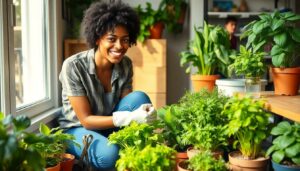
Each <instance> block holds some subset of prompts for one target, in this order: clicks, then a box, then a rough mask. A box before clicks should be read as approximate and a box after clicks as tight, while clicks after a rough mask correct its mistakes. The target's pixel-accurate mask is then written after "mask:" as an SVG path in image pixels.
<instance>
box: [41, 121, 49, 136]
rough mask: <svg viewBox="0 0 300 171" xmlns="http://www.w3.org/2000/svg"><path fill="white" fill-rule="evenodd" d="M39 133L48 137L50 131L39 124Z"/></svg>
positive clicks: (45, 126) (42, 124)
mask: <svg viewBox="0 0 300 171" xmlns="http://www.w3.org/2000/svg"><path fill="white" fill-rule="evenodd" d="M40 133H42V134H44V135H50V134H51V130H50V128H49V127H48V126H47V125H45V124H44V123H41V124H40Z"/></svg>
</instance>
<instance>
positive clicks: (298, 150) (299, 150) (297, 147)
mask: <svg viewBox="0 0 300 171" xmlns="http://www.w3.org/2000/svg"><path fill="white" fill-rule="evenodd" d="M285 154H286V155H287V156H288V157H289V158H292V157H295V156H297V155H299V154H300V143H297V144H294V145H292V146H290V147H288V148H286V149H285Z"/></svg>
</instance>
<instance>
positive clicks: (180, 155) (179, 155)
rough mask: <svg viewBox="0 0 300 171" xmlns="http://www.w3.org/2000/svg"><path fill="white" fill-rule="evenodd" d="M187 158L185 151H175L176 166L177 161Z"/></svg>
mask: <svg viewBox="0 0 300 171" xmlns="http://www.w3.org/2000/svg"><path fill="white" fill-rule="evenodd" d="M187 159H188V156H187V152H177V153H176V166H177V165H178V163H179V162H181V161H185V160H187ZM176 169H177V168H176Z"/></svg>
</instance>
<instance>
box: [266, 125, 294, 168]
mask: <svg viewBox="0 0 300 171" xmlns="http://www.w3.org/2000/svg"><path fill="white" fill-rule="evenodd" d="M271 134H272V135H273V136H274V139H273V142H272V143H273V145H272V146H271V147H270V148H269V149H268V151H267V153H266V155H268V156H270V157H271V158H272V165H273V168H274V170H275V171H282V170H284V171H297V170H298V171H299V170H300V124H299V123H296V122H295V123H294V124H290V123H289V122H287V121H282V122H280V123H279V124H278V125H277V126H276V127H274V128H273V129H272V131H271Z"/></svg>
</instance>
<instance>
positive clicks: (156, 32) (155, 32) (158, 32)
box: [149, 22, 165, 39]
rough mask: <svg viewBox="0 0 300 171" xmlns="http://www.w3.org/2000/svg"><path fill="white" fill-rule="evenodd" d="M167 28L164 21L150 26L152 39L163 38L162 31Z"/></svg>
mask: <svg viewBox="0 0 300 171" xmlns="http://www.w3.org/2000/svg"><path fill="white" fill-rule="evenodd" d="M164 28H165V25H164V23H163V22H157V23H155V24H154V25H153V26H152V27H151V28H150V36H149V38H150V39H161V37H162V32H163V30H164Z"/></svg>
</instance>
